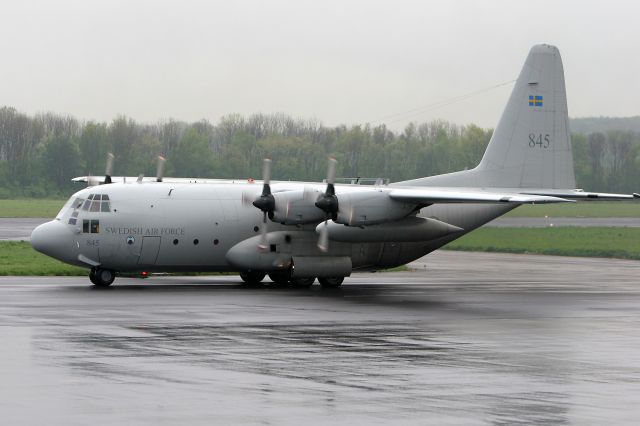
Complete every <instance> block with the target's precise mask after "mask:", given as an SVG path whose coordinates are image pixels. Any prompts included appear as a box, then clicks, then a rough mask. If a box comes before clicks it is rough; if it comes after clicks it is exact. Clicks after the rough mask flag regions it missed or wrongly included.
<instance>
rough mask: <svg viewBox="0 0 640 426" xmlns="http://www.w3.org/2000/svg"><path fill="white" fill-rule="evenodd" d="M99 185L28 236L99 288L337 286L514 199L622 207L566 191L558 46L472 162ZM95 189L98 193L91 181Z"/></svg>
mask: <svg viewBox="0 0 640 426" xmlns="http://www.w3.org/2000/svg"><path fill="white" fill-rule="evenodd" d="M112 163H113V156H110V157H109V159H108V162H107V164H108V165H107V172H106V174H105V176H101V177H86V176H85V177H80V178H76V179H75V180H77V181H85V182H88V183H89V186H88V187H87V188H85V189H83V190H81V191H78V192H77V193H75V194H74V195H73V196H72V197H71V199H70V200H69V201H68V202H67V203H66V204H65V205H64V207H63V208H62V210H61V211H60V213H59V214H58V216H57V217H56V218H55V219H54V220H52V221H50V222H47V223H45V224H42V225H40V226H38V227H37V228H36V229H35V230H34V231H33V233H32V234H31V244H32V245H33V247H34V248H35V249H36V250H38V251H40V252H42V253H44V254H47V255H49V256H51V257H54V258H56V259H59V260H61V261H63V262H67V263H70V264H73V265H78V266H83V267H86V268H89V269H90V273H89V279H90V280H91V282H93V283H94V284H95V285H96V286H108V285H110V284H111V283H112V282H113V281H114V278H115V277H116V275H117V274H119V273H135V272H140V271H146V272H170V271H236V272H239V273H240V277H241V278H242V280H244V281H245V282H248V283H258V282H260V281H262V280H263V279H264V277H265V275H267V274H268V275H269V277H270V278H271V279H272V280H273V281H275V282H276V283H282V284H285V283H287V284H291V285H295V286H301V287H307V286H310V285H312V284H313V283H314V281H315V279H316V278H317V279H318V281H319V282H320V284H321V285H323V286H325V287H337V286H339V285H340V284H341V283H342V281H343V279H344V277H346V276H349V275H350V274H351V273H352V271H357V270H376V269H382V268H390V267H394V266H398V265H402V264H405V263H408V262H411V261H412V260H415V259H417V258H420V257H422V256H424V255H426V254H427V253H430V252H432V251H434V250H436V249H438V248H440V247H442V246H443V245H445V244H447V243H448V242H450V241H453V240H455V239H457V238H460V237H461V236H462V235H464V234H466V233H468V232H470V231H472V230H474V229H476V228H478V227H479V226H481V225H483V224H485V223H487V222H489V221H491V220H492V219H495V218H496V217H498V216H501V215H503V214H505V213H507V212H508V211H510V210H512V209H514V208H516V207H518V206H520V205H521V204H534V203H558V202H573V201H575V200H627V199H633V198H640V195H638V194H630V195H625V194H602V193H592V192H586V191H583V190H580V189H574V188H575V178H574V172H573V158H572V153H571V143H570V138H569V126H568V114H567V102H566V93H565V83H564V73H563V68H562V61H561V58H560V53H559V51H558V49H557V48H556V47H554V46H549V45H537V46H534V47H533V48H532V49H531V51H530V52H529V55H528V57H527V59H526V62H525V64H524V67H523V69H522V71H521V73H520V76H519V77H518V79H517V81H516V84H515V87H514V89H513V92H512V94H511V97H510V98H509V101H508V103H507V106H506V108H505V110H504V112H503V114H502V117H501V118H500V121H499V123H498V126H497V127H496V129H495V132H494V133H493V137H492V138H491V141H490V142H489V146H488V147H487V150H486V152H485V153H484V156H483V158H482V161H481V162H480V164H479V165H478V166H477V167H476V168H474V169H472V170H465V171H460V172H456V173H450V174H445V175H438V176H431V177H425V178H420V179H415V180H409V181H405V182H397V183H384V182H378V184H376V185H359V184H344V185H341V184H337V183H336V180H335V170H336V162H335V160H333V159H330V160H329V164H328V166H329V167H328V173H327V178H326V182H325V183H309V182H270V170H271V161H270V160H268V159H267V160H265V162H264V168H263V180H262V182H250V181H246V180H245V181H224V180H204V179H193V178H191V179H181V178H163V176H162V168H163V167H162V166H163V161H160V162H159V163H158V175H157V177H156V178H154V179H148V178H144V177H142V176H140V177H138V178H135V177H112V176H111V174H112V173H111V168H112ZM98 184H100V185H98Z"/></svg>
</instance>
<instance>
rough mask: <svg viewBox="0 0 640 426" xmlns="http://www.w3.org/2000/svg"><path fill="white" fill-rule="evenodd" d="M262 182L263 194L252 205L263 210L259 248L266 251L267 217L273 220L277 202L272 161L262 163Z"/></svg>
mask: <svg viewBox="0 0 640 426" xmlns="http://www.w3.org/2000/svg"><path fill="white" fill-rule="evenodd" d="M262 181H263V184H262V194H260V196H259V197H258V198H257V199H255V200H254V201H253V203H252V204H253V205H254V206H255V207H257V208H259V209H260V210H262V231H261V234H260V244H259V245H258V247H259V248H260V249H261V250H265V249H266V248H267V216H269V218H272V217H273V211H274V210H275V208H276V200H275V198H273V194H271V186H270V183H271V159H269V158H265V159H264V160H263V162H262Z"/></svg>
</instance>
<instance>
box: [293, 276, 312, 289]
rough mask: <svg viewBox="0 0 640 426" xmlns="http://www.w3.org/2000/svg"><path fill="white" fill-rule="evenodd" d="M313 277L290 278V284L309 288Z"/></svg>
mask: <svg viewBox="0 0 640 426" xmlns="http://www.w3.org/2000/svg"><path fill="white" fill-rule="evenodd" d="M315 280H316V279H315V277H308V278H291V285H292V286H294V287H300V288H309V287H311V286H312V285H313V283H314V282H315Z"/></svg>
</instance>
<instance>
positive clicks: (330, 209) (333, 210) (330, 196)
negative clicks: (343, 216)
mask: <svg viewBox="0 0 640 426" xmlns="http://www.w3.org/2000/svg"><path fill="white" fill-rule="evenodd" d="M337 163H338V161H337V160H336V159H335V158H332V157H331V158H329V164H328V167H327V189H326V190H325V192H324V194H322V195H321V196H320V197H318V200H317V201H316V203H315V204H316V207H317V208H319V209H320V210H322V211H324V212H325V214H326V216H325V219H324V226H323V227H322V228H320V237H319V238H318V248H319V249H320V251H322V252H326V251H328V250H329V228H328V222H329V219H333V220H335V219H336V218H337V216H338V208H339V205H338V197H336V190H335V186H334V183H335V181H336V165H337Z"/></svg>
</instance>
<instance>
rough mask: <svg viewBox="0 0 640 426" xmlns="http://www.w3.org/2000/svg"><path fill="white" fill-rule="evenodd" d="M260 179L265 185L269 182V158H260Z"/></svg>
mask: <svg viewBox="0 0 640 426" xmlns="http://www.w3.org/2000/svg"><path fill="white" fill-rule="evenodd" d="M262 180H263V183H264V184H265V185H269V184H270V183H271V159H270V158H265V159H264V160H262Z"/></svg>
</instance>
